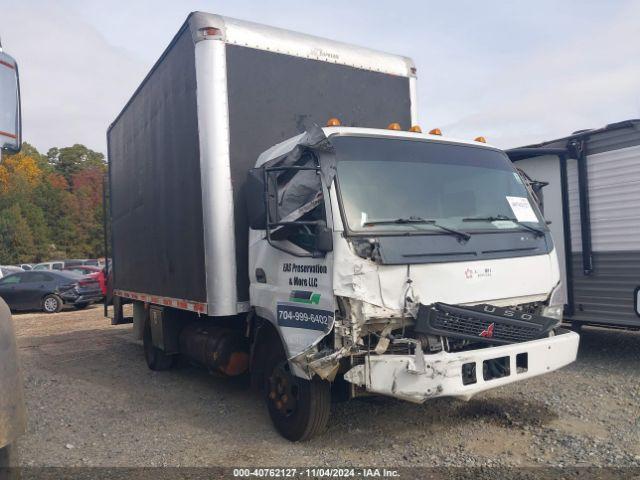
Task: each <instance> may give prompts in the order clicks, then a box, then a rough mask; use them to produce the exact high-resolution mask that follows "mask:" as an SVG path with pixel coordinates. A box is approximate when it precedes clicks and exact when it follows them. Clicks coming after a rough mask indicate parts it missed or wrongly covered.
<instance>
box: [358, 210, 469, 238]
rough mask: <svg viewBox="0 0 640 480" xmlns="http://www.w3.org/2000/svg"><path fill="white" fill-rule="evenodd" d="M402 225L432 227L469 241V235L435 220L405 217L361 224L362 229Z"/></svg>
mask: <svg viewBox="0 0 640 480" xmlns="http://www.w3.org/2000/svg"><path fill="white" fill-rule="evenodd" d="M403 224H421V225H433V226H434V227H436V228H439V229H440V230H442V231H444V232H447V233H450V234H451V235H455V236H456V237H458V238H461V239H463V240H465V241H466V240H469V239H470V238H471V235H469V234H468V233H466V232H461V231H460V230H455V229H453V228H449V227H445V226H444V225H440V224H439V223H438V222H436V221H435V220H430V219H426V218H421V217H413V216H412V217H406V218H402V217H401V218H394V219H380V220H369V221H367V222H364V223H363V224H362V226H363V227H372V226H374V225H403Z"/></svg>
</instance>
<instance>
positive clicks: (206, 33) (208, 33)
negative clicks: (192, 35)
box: [200, 27, 222, 37]
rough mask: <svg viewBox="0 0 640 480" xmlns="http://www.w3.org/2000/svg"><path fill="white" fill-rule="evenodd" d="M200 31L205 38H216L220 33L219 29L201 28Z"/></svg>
mask: <svg viewBox="0 0 640 480" xmlns="http://www.w3.org/2000/svg"><path fill="white" fill-rule="evenodd" d="M200 31H201V32H202V33H203V34H204V36H205V37H216V36H218V35H220V34H221V33H222V32H221V31H220V29H219V28H215V27H205V28H201V29H200Z"/></svg>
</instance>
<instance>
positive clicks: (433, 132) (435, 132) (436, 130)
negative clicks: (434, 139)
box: [429, 128, 442, 135]
mask: <svg viewBox="0 0 640 480" xmlns="http://www.w3.org/2000/svg"><path fill="white" fill-rule="evenodd" d="M429 135H442V130H440V129H439V128H433V129H431V130H429Z"/></svg>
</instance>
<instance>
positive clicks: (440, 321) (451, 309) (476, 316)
mask: <svg viewBox="0 0 640 480" xmlns="http://www.w3.org/2000/svg"><path fill="white" fill-rule="evenodd" d="M479 307H480V308H482V307H483V306H479ZM489 307H491V306H489ZM488 310H490V311H492V310H495V311H497V312H503V311H506V310H508V311H509V312H513V311H514V310H510V309H498V308H494V307H491V308H490V309H488ZM522 317H524V318H526V320H523V318H522ZM554 324H555V321H554V320H553V319H551V318H547V317H541V316H536V315H532V314H526V315H520V316H519V317H516V318H513V317H508V318H505V317H504V316H503V315H502V314H501V313H498V314H495V313H487V312H486V311H480V310H478V309H475V308H474V307H471V308H464V307H458V306H454V305H446V304H443V303H435V304H433V305H421V306H420V310H419V311H418V319H417V321H416V332H419V333H426V334H429V335H440V336H444V337H453V338H463V339H469V340H475V341H480V342H486V343H497V344H508V343H518V342H526V341H529V340H535V339H537V338H541V337H544V336H546V335H547V333H548V332H549V330H551V328H553V325H554Z"/></svg>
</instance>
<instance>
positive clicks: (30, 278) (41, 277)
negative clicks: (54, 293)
mask: <svg viewBox="0 0 640 480" xmlns="http://www.w3.org/2000/svg"><path fill="white" fill-rule="evenodd" d="M49 281H51V275H48V274H46V273H44V272H26V273H24V274H23V278H22V282H21V283H36V282H49Z"/></svg>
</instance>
